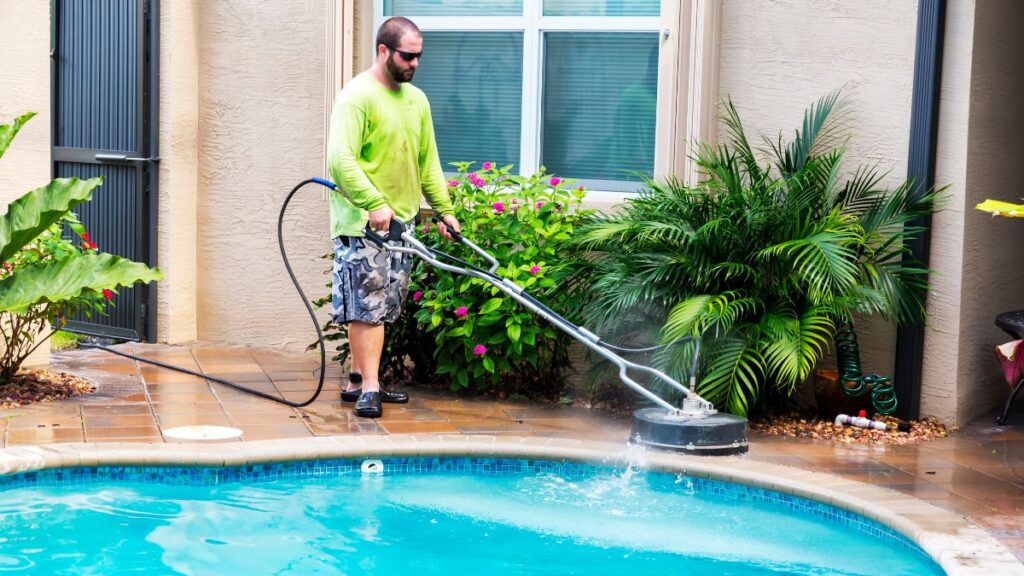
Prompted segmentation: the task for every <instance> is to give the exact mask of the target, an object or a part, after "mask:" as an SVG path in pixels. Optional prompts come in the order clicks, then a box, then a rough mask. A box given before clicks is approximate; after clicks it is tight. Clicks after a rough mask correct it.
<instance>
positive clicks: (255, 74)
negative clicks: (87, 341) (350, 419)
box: [169, 0, 330, 349]
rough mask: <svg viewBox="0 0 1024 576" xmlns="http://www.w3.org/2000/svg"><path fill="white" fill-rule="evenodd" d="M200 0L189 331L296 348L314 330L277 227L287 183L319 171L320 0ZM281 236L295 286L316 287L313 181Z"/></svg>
mask: <svg viewBox="0 0 1024 576" xmlns="http://www.w3.org/2000/svg"><path fill="white" fill-rule="evenodd" d="M199 4H200V8H199V9H198V13H197V19H198V23H199V24H198V25H199V46H200V48H199V56H200V58H199V69H198V75H199V80H198V82H199V104H198V106H199V124H198V126H199V127H198V146H197V152H198V156H199V159H200V160H199V165H198V197H197V202H196V205H197V206H196V214H197V242H196V259H197V261H198V263H199V264H198V270H197V277H196V287H197V302H198V305H197V325H198V337H199V339H200V340H204V341H211V342H231V343H238V344H252V345H268V346H283V347H290V348H293V349H294V348H301V347H303V346H305V345H307V344H309V343H310V342H312V341H313V340H314V339H315V332H314V331H313V327H312V326H311V324H310V321H309V318H308V316H307V315H306V311H305V308H304V307H303V305H302V302H300V299H299V297H298V295H297V294H296V293H295V290H294V288H293V287H292V285H291V282H290V280H289V279H288V276H287V273H286V271H285V269H284V266H283V264H282V263H281V259H280V256H279V254H278V247H277V240H276V234H277V230H276V225H277V215H278V211H279V209H280V207H281V203H282V202H283V201H284V198H285V195H286V194H287V193H288V192H289V190H291V188H292V187H293V186H294V185H295V184H297V183H298V182H299V181H301V180H304V179H306V178H309V177H311V176H322V175H323V170H324V169H323V156H324V138H323V134H324V127H323V118H324V116H323V109H324V106H325V105H326V104H325V94H324V85H325V68H326V65H325V59H324V43H325V33H324V21H325V17H326V15H327V5H326V0H305V1H293V0H272V1H265V2H248V1H244V2H243V1H224V2H202V3H199ZM169 193H171V194H173V193H174V191H173V190H171V191H169ZM176 216H177V214H175V217H176ZM284 234H285V238H286V241H287V244H286V247H287V248H288V249H289V250H290V255H291V258H292V265H293V267H294V268H295V271H296V274H297V275H298V277H299V279H300V282H302V285H303V287H304V288H305V290H306V291H307V292H308V293H309V295H310V296H311V297H315V296H320V295H322V294H324V293H325V292H326V291H327V288H325V287H324V285H325V283H327V282H329V280H330V277H329V276H327V275H325V274H324V273H325V271H327V270H329V267H330V263H329V261H325V260H321V259H319V258H318V257H319V256H321V255H323V254H325V253H327V252H328V251H329V250H330V245H329V243H328V204H327V201H326V194H325V193H324V192H323V191H322V190H318V189H316V188H315V187H309V188H307V189H304V190H303V191H302V192H300V193H299V195H298V196H297V197H296V199H295V201H293V202H292V208H291V210H290V212H289V217H288V220H287V223H286V225H285V227H284Z"/></svg>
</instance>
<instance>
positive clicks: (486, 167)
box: [483, 162, 494, 170]
mask: <svg viewBox="0 0 1024 576" xmlns="http://www.w3.org/2000/svg"><path fill="white" fill-rule="evenodd" d="M491 168H494V163H493V162H484V166H483V169H484V170H490V169H491Z"/></svg>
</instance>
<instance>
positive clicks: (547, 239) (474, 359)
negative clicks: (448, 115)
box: [407, 162, 589, 395]
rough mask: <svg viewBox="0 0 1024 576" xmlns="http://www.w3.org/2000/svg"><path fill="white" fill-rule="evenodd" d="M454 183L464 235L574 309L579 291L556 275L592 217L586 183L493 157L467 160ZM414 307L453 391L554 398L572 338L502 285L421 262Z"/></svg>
mask: <svg viewBox="0 0 1024 576" xmlns="http://www.w3.org/2000/svg"><path fill="white" fill-rule="evenodd" d="M456 166H457V167H458V170H459V176H458V177H457V178H455V179H453V180H451V181H449V183H448V184H449V191H450V192H451V194H452V200H453V205H454V207H455V217H456V218H458V220H459V222H460V223H461V224H462V233H463V234H465V235H466V237H467V238H469V239H470V240H472V241H473V242H474V243H476V244H477V245H478V246H480V247H481V248H483V249H484V250H487V251H488V252H490V253H492V254H493V255H494V256H495V258H497V260H498V262H500V263H502V267H501V268H499V269H498V271H497V274H498V275H499V276H503V277H506V278H509V279H510V280H512V281H514V282H516V283H517V284H519V285H520V286H522V287H523V288H524V289H526V291H527V292H529V293H530V294H531V295H533V296H535V297H536V298H537V299H538V300H540V301H541V302H543V303H545V304H546V305H547V306H548V307H550V308H552V309H553V310H555V311H559V312H561V311H564V310H565V309H566V308H567V304H568V302H569V299H570V298H571V297H572V294H571V292H570V291H567V290H565V289H561V288H560V287H559V286H557V285H556V282H555V280H554V279H553V278H552V276H553V275H554V274H555V273H556V272H557V271H558V270H559V268H560V267H561V266H562V265H563V264H562V256H563V250H564V247H565V246H566V244H567V243H568V242H569V240H570V239H571V238H572V234H573V231H574V229H575V228H576V227H577V226H578V225H579V224H580V223H581V222H582V220H583V219H585V218H587V217H588V216H589V213H588V211H586V210H582V209H581V207H580V203H581V201H582V199H583V196H584V194H585V190H584V189H583V187H582V186H581V187H578V188H571V187H570V186H569V185H568V183H567V182H566V181H565V180H563V179H560V178H557V177H550V176H548V175H546V174H545V173H544V171H543V169H541V171H540V172H538V173H537V174H534V175H533V176H530V177H521V176H516V175H512V174H509V169H510V168H511V166H505V167H502V168H498V167H497V166H496V165H495V164H494V163H493V162H484V163H483V165H482V166H481V169H480V170H479V171H475V172H470V167H471V164H470V163H468V162H466V163H457V164H456ZM425 243H426V244H428V245H431V246H433V247H434V248H437V249H439V250H442V251H445V252H448V253H450V254H452V255H454V256H457V257H459V258H462V259H464V260H467V261H470V262H476V263H479V262H480V259H479V257H477V256H476V255H475V254H473V253H472V251H470V250H469V249H468V248H466V247H465V246H463V245H461V244H457V243H452V242H448V241H445V240H443V239H441V238H440V237H439V236H438V235H436V234H432V235H430V236H428V237H426V239H425ZM411 290H412V291H413V301H414V302H413V304H412V305H411V306H409V308H408V310H407V313H409V312H411V313H412V314H414V315H415V318H416V321H417V322H418V324H419V326H420V327H421V329H422V330H425V331H427V332H428V333H429V334H431V335H433V337H434V342H435V346H434V353H433V354H434V361H435V370H434V372H435V374H436V375H438V376H440V377H444V378H447V379H448V381H449V382H450V384H451V387H452V388H453V389H460V388H469V387H475V388H486V387H491V386H495V385H497V384H498V383H499V382H500V383H501V385H502V388H503V389H506V390H508V391H519V392H529V393H531V394H535V395H536V394H539V395H551V394H553V393H555V392H557V391H558V390H560V388H561V384H562V379H561V376H562V371H563V370H564V369H565V368H566V367H567V366H568V363H569V359H568V355H567V353H566V351H567V347H568V344H569V339H568V337H567V336H565V335H564V334H562V333H561V332H559V331H557V330H556V329H555V328H554V327H552V326H551V325H550V324H548V323H547V322H546V321H545V320H542V319H541V318H539V317H538V316H535V315H534V314H533V313H531V312H530V311H528V310H527V309H526V308H524V307H523V306H521V305H520V304H519V303H518V302H516V301H514V300H512V299H511V298H508V297H506V296H505V295H504V294H502V293H501V292H500V291H499V290H498V289H497V288H495V287H493V286H491V285H490V284H487V283H486V282H483V281H482V280H478V279H476V278H471V277H468V276H458V275H454V274H449V273H447V272H438V271H436V270H434V269H431V268H430V267H429V265H426V264H423V263H420V264H419V265H418V266H417V268H416V272H415V273H414V276H413V285H412V287H411Z"/></svg>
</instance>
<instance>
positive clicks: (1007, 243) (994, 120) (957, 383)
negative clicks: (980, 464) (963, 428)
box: [921, 1, 1024, 423]
mask: <svg viewBox="0 0 1024 576" xmlns="http://www.w3.org/2000/svg"><path fill="white" fill-rule="evenodd" d="M1022 24H1024V5H1021V4H1019V3H1015V2H973V1H963V2H954V3H951V5H950V7H949V13H948V14H947V16H946V46H945V53H944V62H943V70H942V74H943V77H942V99H941V102H940V111H939V115H940V133H939V150H938V162H937V164H938V166H937V172H939V175H938V177H937V180H938V181H939V182H949V183H951V184H952V188H951V192H950V195H949V202H948V203H947V208H946V209H945V210H944V211H942V212H940V213H939V214H937V215H936V218H935V221H934V227H935V233H934V236H933V247H932V259H933V267H936V268H937V269H938V270H939V273H938V274H937V276H936V281H935V283H934V285H933V292H932V294H931V299H930V305H929V309H930V312H931V315H932V320H933V321H932V325H931V326H930V327H929V331H928V334H927V338H926V340H925V358H926V362H925V372H924V377H925V385H926V386H925V387H924V389H923V395H922V399H921V402H922V410H925V409H926V408H927V411H928V412H929V413H934V414H936V415H939V416H941V417H942V418H943V419H945V420H947V421H951V422H956V423H963V422H967V421H968V420H970V419H972V418H974V417H975V416H977V415H979V414H981V413H983V412H984V411H986V410H988V409H990V408H992V407H993V406H996V405H998V404H1000V403H1001V402H1002V401H1004V400H1005V399H1006V394H1007V388H1006V385H1005V384H1004V383H1003V381H1002V377H1001V374H1000V371H999V369H998V364H997V363H996V360H995V357H994V355H993V346H995V345H996V344H1000V343H1002V342H1005V341H1007V340H1009V339H1010V338H1009V337H1008V336H1007V335H1006V334H1004V333H1003V332H1002V331H1001V330H999V329H997V328H996V327H995V325H994V324H993V319H994V317H995V316H996V314H998V313H1000V312H1005V311H1009V310H1013V309H1020V308H1024V270H1022V269H1021V267H1020V247H1021V246H1024V225H1022V223H1021V222H1020V221H1018V220H1007V219H992V218H991V217H989V216H987V215H985V214H983V213H981V212H978V211H976V210H975V209H974V206H975V204H977V203H979V202H981V201H983V200H985V199H986V198H994V199H999V200H1005V201H1010V202H1019V201H1020V199H1021V196H1022V195H1024V194H1022V193H1021V192H1020V182H1021V180H1022V176H1024V173H1022V172H1024V168H1022V167H1021V161H1020V159H1021V157H1022V156H1024V145H1022V143H1021V140H1020V136H1019V135H1020V134H1021V133H1022V132H1024V110H1021V107H1020V94H1021V92H1022V91H1024V64H1022V63H1021V61H1020V58H1019V54H1020V53H1021V51H1022V50H1024V37H1022V36H1021V35H1020V32H1019V31H1020V27H1021V25H1022ZM939 266H941V268H939Z"/></svg>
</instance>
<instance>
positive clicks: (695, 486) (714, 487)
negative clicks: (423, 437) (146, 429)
mask: <svg viewBox="0 0 1024 576" xmlns="http://www.w3.org/2000/svg"><path fill="white" fill-rule="evenodd" d="M366 460H374V459H373V458H341V459H326V460H302V461H292V462H275V463H267V464H249V465H243V466H218V467H208V466H194V467H190V466H82V467H69V468H48V469H44V470H37V471H32V472H20V473H16V474H9V475H5V476H0V489H15V488H25V487H33V486H39V485H45V486H53V485H59V486H76V485H88V484H95V483H99V482H129V483H143V484H165V485H172V486H215V485H218V484H229V483H235V482H248V483H258V482H273V481H275V480H281V479H298V478H332V477H344V476H357V475H362V474H363V472H362V470H361V466H362V464H363V462H365V461H366ZM379 460H380V462H381V463H382V464H383V468H384V472H383V473H384V475H388V474H400V475H404V474H438V473H441V474H445V473H451V474H473V475H477V476H507V475H536V474H552V475H556V476H559V477H562V478H566V479H570V480H573V479H575V480H582V479H586V478H590V477H593V476H602V475H603V476H607V475H612V474H623V473H624V472H625V470H626V469H625V468H622V467H616V466H609V465H605V464H590V463H585V462H572V461H557V460H542V459H516V458H487V457H473V456H440V457H430V456H415V457H387V458H380V459H379ZM642 476H643V478H645V479H646V480H647V481H648V482H650V483H652V484H654V485H655V486H656V487H657V488H661V489H671V488H672V486H681V487H682V489H684V490H686V491H687V492H688V493H691V494H695V495H702V496H711V497H714V498H719V499H726V500H731V501H737V502H756V503H764V504H769V505H775V506H780V507H782V508H783V509H785V510H786V511H788V512H791V513H796V514H803V515H807V516H813V517H816V518H819V519H822V520H824V521H826V522H829V523H834V524H839V525H840V526H843V527H845V528H848V529H852V530H856V531H858V532H861V533H863V534H867V535H870V536H873V537H875V538H879V539H881V540H883V541H886V542H887V543H889V544H890V545H893V546H896V547H898V548H901V549H904V550H907V551H911V552H913V553H915V554H919V555H920V556H921V557H922V558H925V559H927V560H929V561H930V562H934V559H933V558H932V557H931V556H929V555H928V554H927V553H925V552H924V550H922V549H921V548H920V547H919V546H918V545H917V544H915V543H914V542H913V541H911V540H910V539H909V538H907V537H906V536H904V535H903V534H901V533H899V532H897V531H895V530H893V529H892V528H889V527H888V526H885V525H883V524H881V523H879V522H876V521H874V520H872V519H870V518H867V517H865V516H862V515H860V514H857V513H855V512H850V511H848V510H844V509H842V508H837V507H835V506H832V505H829V504H824V503H821V502H816V501H814V500H809V499H807V498H802V497H800V496H793V495H790V494H784V493H781V492H777V491H774V490H769V489H765V488H757V487H753V486H746V485H744V484H737V483H734V482H726V481H722V480H715V479H710V478H695V477H691V476H686V475H684V474H677V473H669V472H644V473H642Z"/></svg>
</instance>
